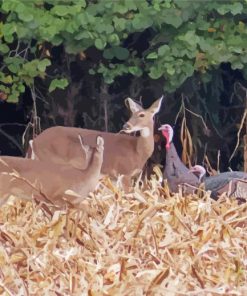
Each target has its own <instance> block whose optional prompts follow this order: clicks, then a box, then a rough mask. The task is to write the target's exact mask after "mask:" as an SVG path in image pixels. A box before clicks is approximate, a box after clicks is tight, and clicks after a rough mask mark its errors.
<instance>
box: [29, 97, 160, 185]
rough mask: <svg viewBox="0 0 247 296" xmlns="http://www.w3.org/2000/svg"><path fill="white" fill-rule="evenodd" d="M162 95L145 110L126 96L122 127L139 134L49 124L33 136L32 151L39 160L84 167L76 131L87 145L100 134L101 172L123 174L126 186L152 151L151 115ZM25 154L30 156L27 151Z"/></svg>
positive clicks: (154, 112)
mask: <svg viewBox="0 0 247 296" xmlns="http://www.w3.org/2000/svg"><path fill="white" fill-rule="evenodd" d="M162 99H163V97H162V98H160V99H159V100H157V101H155V102H154V103H153V104H152V105H151V107H149V108H148V109H145V110H144V109H143V108H142V107H141V106H140V105H139V104H137V103H135V102H134V101H133V100H131V99H130V98H128V99H127V102H128V104H129V106H130V110H131V111H132V116H131V118H130V119H129V121H128V122H127V123H125V125H124V126H123V130H124V131H125V132H126V133H132V132H136V131H140V136H138V137H137V136H130V135H124V134H114V133H107V132H101V131H96V130H88V129H81V128H73V127H61V126H57V127H51V128H48V129H46V130H45V131H43V132H42V133H41V134H40V135H39V136H37V137H36V138H35V139H34V140H33V142H32V146H33V150H32V154H33V156H34V158H36V159H39V160H42V161H43V160H46V159H49V160H50V161H51V162H54V163H58V164H70V165H72V166H74V167H77V168H82V167H85V166H87V160H86V158H85V157H83V155H82V153H81V148H80V145H79V143H78V140H77V137H78V134H79V135H81V136H82V137H83V141H84V143H85V144H88V145H90V143H91V141H95V137H96V136H99V135H100V136H101V137H102V138H103V139H104V142H105V150H104V160H103V165H102V170H101V173H102V175H109V176H110V177H113V178H116V177H117V176H118V175H123V176H124V179H125V180H123V183H124V184H125V185H130V179H131V177H133V176H135V175H137V174H138V173H140V172H141V170H142V169H143V167H144V165H145V163H146V161H147V160H148V158H149V157H150V156H151V155H152V153H153V150H154V137H153V129H154V122H153V117H154V115H155V114H156V113H157V112H159V110H160V107H161V103H162ZM30 150H31V149H29V153H28V157H31V153H30Z"/></svg>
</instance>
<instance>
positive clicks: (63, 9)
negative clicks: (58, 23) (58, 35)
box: [51, 5, 69, 16]
mask: <svg viewBox="0 0 247 296" xmlns="http://www.w3.org/2000/svg"><path fill="white" fill-rule="evenodd" d="M51 12H52V13H54V14H56V15H58V16H65V15H67V14H69V6H65V5H56V6H54V7H53V8H52V10H51Z"/></svg>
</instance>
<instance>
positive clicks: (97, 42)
mask: <svg viewBox="0 0 247 296" xmlns="http://www.w3.org/2000/svg"><path fill="white" fill-rule="evenodd" d="M94 45H95V47H96V48H98V49H99V50H102V49H104V48H105V46H106V42H104V41H103V40H101V39H99V38H97V39H96V40H95V41H94Z"/></svg>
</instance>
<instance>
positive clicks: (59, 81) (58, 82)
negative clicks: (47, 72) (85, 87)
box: [49, 78, 69, 92]
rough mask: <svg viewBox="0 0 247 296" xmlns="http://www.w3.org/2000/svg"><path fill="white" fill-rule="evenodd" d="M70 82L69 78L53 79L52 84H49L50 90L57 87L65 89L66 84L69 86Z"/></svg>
mask: <svg viewBox="0 0 247 296" xmlns="http://www.w3.org/2000/svg"><path fill="white" fill-rule="evenodd" d="M68 84H69V82H68V80H67V79H65V78H62V79H53V80H52V82H51V84H50V86H49V92H52V91H54V90H55V89H56V88H60V89H65V87H66V86H68Z"/></svg>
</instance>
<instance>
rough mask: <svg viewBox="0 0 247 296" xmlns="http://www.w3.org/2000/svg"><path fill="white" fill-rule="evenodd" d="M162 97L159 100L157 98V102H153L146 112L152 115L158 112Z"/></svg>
mask: <svg viewBox="0 0 247 296" xmlns="http://www.w3.org/2000/svg"><path fill="white" fill-rule="evenodd" d="M163 98H164V96H162V97H161V98H159V99H158V100H157V101H155V102H154V103H153V104H152V105H151V106H150V107H149V108H148V110H149V111H150V112H151V113H153V114H156V113H158V112H159V111H160V107H161V104H162V101H163Z"/></svg>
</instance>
